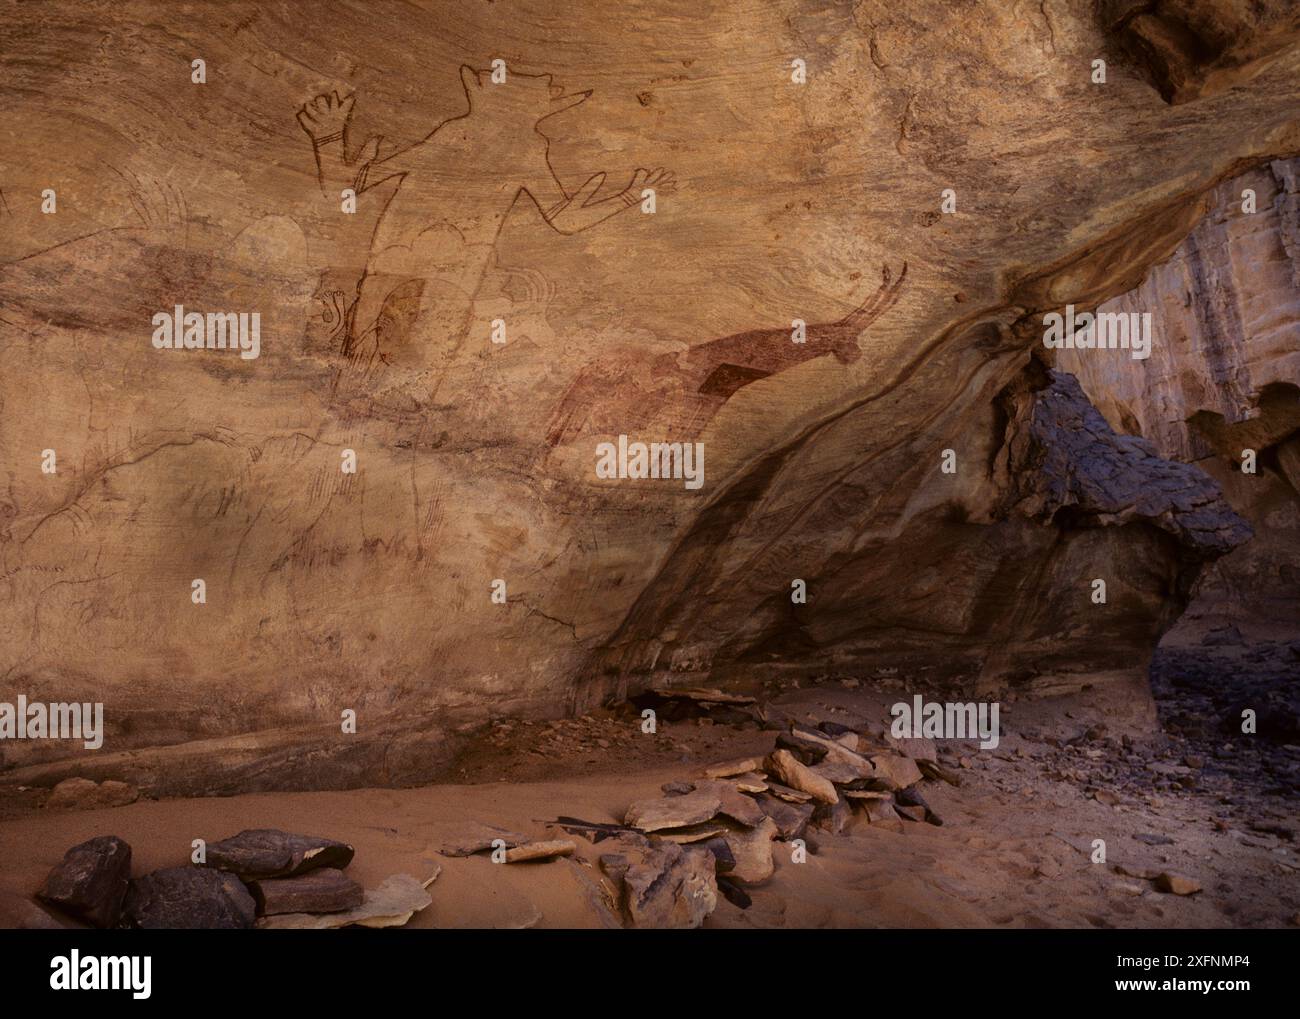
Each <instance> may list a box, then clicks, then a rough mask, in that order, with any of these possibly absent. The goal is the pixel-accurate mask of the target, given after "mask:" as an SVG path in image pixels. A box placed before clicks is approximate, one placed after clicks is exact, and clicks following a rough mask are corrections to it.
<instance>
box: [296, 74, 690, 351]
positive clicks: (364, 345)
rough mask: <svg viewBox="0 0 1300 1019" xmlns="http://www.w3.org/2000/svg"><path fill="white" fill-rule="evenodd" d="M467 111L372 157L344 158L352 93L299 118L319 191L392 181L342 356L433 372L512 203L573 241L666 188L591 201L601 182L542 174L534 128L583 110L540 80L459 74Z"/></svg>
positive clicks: (639, 179) (542, 150)
mask: <svg viewBox="0 0 1300 1019" xmlns="http://www.w3.org/2000/svg"><path fill="white" fill-rule="evenodd" d="M460 80H461V84H462V86H463V87H464V90H465V97H466V100H467V101H468V109H467V110H466V112H465V113H463V114H461V115H460V116H458V117H453V118H452V119H450V120H447V121H444V122H443V123H441V124H438V125H437V126H436V127H435V128H434V129H433V130H432V131H430V132H429V134H428V135H426V136H425V137H424V138H422V139H421V140H420V141H417V142H415V143H414V144H411V145H408V146H405V147H403V148H399V149H397V150H395V151H393V152H391V153H389V154H387V155H384V156H380V155H379V148H380V145H381V139H380V138H378V137H372V138H369V139H368V140H367V141H366V142H365V144H364V145H362V146H361V147H360V149H359V150H358V151H357V152H356V154H355V155H354V156H353V158H351V159H349V158H348V157H347V154H346V153H347V149H346V143H347V142H348V140H349V139H348V137H347V135H348V131H349V128H348V125H349V121H350V120H351V117H352V112H353V106H354V103H355V99H356V97H355V95H347V96H344V97H340V96H339V95H338V93H337V92H334V93H330V94H326V95H320V96H317V97H316V98H315V99H313V100H312V101H311V102H310V103H308V104H307V105H305V106H304V107H303V108H302V109H301V110H300V111H299V113H298V122H299V124H301V125H302V128H303V130H305V131H306V132H307V134H308V135H310V136H311V140H312V146H313V150H314V152H315V156H316V168H317V176H318V179H319V181H320V186H321V190H322V191H323V192H324V193H325V194H326V195H327V196H330V197H337V196H339V195H340V194H341V193H342V191H343V189H345V188H351V189H353V191H354V192H355V193H356V194H357V195H358V196H360V195H363V194H365V193H366V192H370V191H373V190H374V189H376V188H379V187H380V185H384V184H387V183H389V182H391V184H392V190H391V195H390V197H389V198H388V200H387V202H386V203H385V205H384V206H383V208H382V210H381V211H380V212H379V214H378V218H377V222H376V225H375V229H374V234H373V236H372V239H371V244H370V251H369V256H368V259H367V262H366V267H365V272H364V274H363V275H362V278H361V280H360V282H359V283H358V285H357V291H356V297H355V300H354V301H352V303H351V307H350V308H349V309H348V311H347V312H346V315H345V318H344V319H343V321H344V322H345V323H346V326H345V329H344V331H343V334H342V353H344V354H345V355H347V356H348V357H349V358H350V359H351V360H352V361H354V362H357V361H360V362H362V363H366V362H371V361H373V360H375V359H382V360H383V361H384V362H385V363H388V364H398V365H401V366H403V367H406V368H410V369H413V370H415V371H417V372H431V371H436V369H437V368H438V367H439V366H440V365H441V364H443V363H444V361H445V359H446V358H448V357H450V356H451V355H453V354H454V353H455V352H456V350H457V349H458V347H459V346H460V344H461V341H462V340H463V338H464V333H465V329H466V327H467V324H468V321H469V317H470V314H471V310H472V307H473V301H474V296H475V293H476V292H477V289H478V287H479V285H480V283H481V281H482V278H483V274H484V271H485V269H486V267H487V264H488V261H489V259H490V257H491V253H492V248H493V245H494V244H495V243H496V240H497V237H498V235H499V234H500V232H501V227H502V224H503V223H504V221H505V219H506V216H507V215H508V214H509V212H510V210H511V209H512V208H513V206H514V204H515V202H516V201H517V200H518V199H519V197H520V196H521V195H526V196H527V197H528V199H529V200H530V201H531V202H532V203H533V204H534V205H535V206H536V208H537V211H538V212H539V213H540V214H541V216H542V218H543V220H544V221H545V222H546V223H547V224H548V225H550V227H551V228H552V229H554V230H555V231H556V232H557V233H560V234H574V233H577V232H579V231H581V230H585V229H587V228H588V227H591V226H595V225H596V224H597V223H600V222H602V221H604V220H606V219H609V218H610V217H611V216H614V215H617V214H618V213H620V212H623V211H625V210H627V209H630V208H633V207H635V206H637V205H639V203H640V202H641V201H642V194H643V191H644V190H645V189H647V188H652V189H655V190H656V191H658V192H668V191H672V190H673V189H674V188H675V184H676V182H675V179H674V176H673V174H672V173H671V172H669V171H667V170H663V169H655V170H646V169H637V170H636V171H635V172H633V173H632V176H631V180H630V181H629V182H628V184H627V185H626V186H625V187H623V188H622V189H621V190H619V191H618V192H616V193H614V194H607V195H605V196H604V197H599V193H600V191H601V188H602V187H603V186H604V183H605V177H606V175H605V173H604V172H603V171H602V172H597V173H593V174H592V175H591V176H590V177H588V178H587V180H586V181H585V182H584V183H583V184H582V185H581V186H579V187H577V188H573V189H568V188H566V187H565V186H564V184H563V183H561V181H560V180H559V178H558V177H557V176H556V175H555V172H554V171H553V170H552V169H551V164H550V161H549V159H548V150H549V145H550V143H549V141H548V140H547V138H546V135H545V134H544V133H543V127H544V124H545V122H546V121H547V120H549V119H550V118H551V117H554V116H557V115H559V114H561V113H564V112H565V111H566V110H571V109H573V108H574V107H575V106H577V105H578V104H580V103H583V102H585V101H586V100H587V99H588V98H589V97H590V96H591V91H590V90H587V91H582V92H573V93H568V92H565V90H564V88H563V87H562V86H560V85H557V84H555V83H554V82H553V80H552V77H551V75H549V74H540V75H532V74H518V73H516V72H514V71H510V72H508V73H505V74H504V80H503V81H496V80H494V76H493V74H492V72H489V71H478V70H475V69H474V68H472V67H469V66H462V67H461V69H460Z"/></svg>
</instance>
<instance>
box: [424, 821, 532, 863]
mask: <svg viewBox="0 0 1300 1019" xmlns="http://www.w3.org/2000/svg"><path fill="white" fill-rule="evenodd" d="M498 839H499V840H500V841H501V842H503V843H504V844H505V847H506V848H507V849H513V848H514V847H515V846H522V845H523V844H524V843H525V842H527V841H528V836H527V835H520V834H519V833H518V832H515V831H507V830H506V829H505V828H498V827H497V826H496V825H492V824H481V823H480V822H478V821H470V822H468V823H465V824H462V825H460V826H459V827H458V828H457V829H455V831H453V832H452V833H451V834H450V835H449V836H447V837H446V839H445V840H444V842H443V844H442V846H441V847H440V848H439V849H438V852H439V853H441V854H442V855H443V856H452V857H458V856H473V855H474V854H475V853H481V852H483V851H484V850H485V849H492V848H493V843H495V842H496V841H497V840H498Z"/></svg>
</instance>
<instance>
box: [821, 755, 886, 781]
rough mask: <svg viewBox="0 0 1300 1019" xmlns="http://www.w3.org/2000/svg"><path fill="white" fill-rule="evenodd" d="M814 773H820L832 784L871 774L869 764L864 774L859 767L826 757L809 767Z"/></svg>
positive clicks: (855, 779)
mask: <svg viewBox="0 0 1300 1019" xmlns="http://www.w3.org/2000/svg"><path fill="white" fill-rule="evenodd" d="M808 770H809V771H811V772H812V773H813V774H814V775H820V776H821V777H822V778H824V779H826V781H828V782H830V783H832V784H834V785H848V784H849V783H850V782H856V781H858V780H859V779H862V778H866V777H867V776H869V775H871V770H870V766H868V769H867V771H866V773H865V774H863V772H862V770H861V769H860V768H855V767H852V766H851V765H848V764H845V763H844V762H843V761H833V760H831V759H830V758H829V757H827V758H826V759H825V760H824V761H822V762H821V764H814V765H812V766H811V767H810V768H809V769H808Z"/></svg>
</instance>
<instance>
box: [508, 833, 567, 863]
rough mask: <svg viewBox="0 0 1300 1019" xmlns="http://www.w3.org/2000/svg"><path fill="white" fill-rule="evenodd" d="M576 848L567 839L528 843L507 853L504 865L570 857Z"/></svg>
mask: <svg viewBox="0 0 1300 1019" xmlns="http://www.w3.org/2000/svg"><path fill="white" fill-rule="evenodd" d="M577 848H578V846H577V843H575V842H570V841H568V839H556V840H553V841H550V842H529V843H526V844H525V845H522V846H516V847H515V848H514V849H511V850H509V851H507V853H506V863H526V862H528V861H530V860H553V859H555V858H556V857H557V856H572V855H573V853H574V851H575V850H576V849H577Z"/></svg>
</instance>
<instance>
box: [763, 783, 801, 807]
mask: <svg viewBox="0 0 1300 1019" xmlns="http://www.w3.org/2000/svg"><path fill="white" fill-rule="evenodd" d="M767 791H768V792H769V793H771V794H772V795H773V796H775V797H777V799H781V800H785V802H786V803H808V802H809V801H811V800H812V797H811V796H809V795H808V794H807V793H805V792H801V791H800V790H798V789H791V788H790V787H789V786H788V785H782V784H781V783H780V782H768V783H767Z"/></svg>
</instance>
